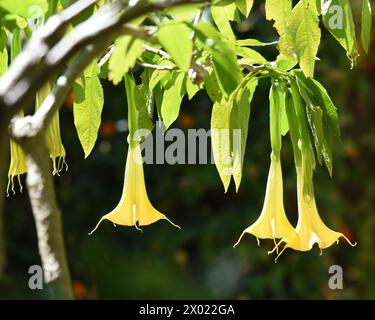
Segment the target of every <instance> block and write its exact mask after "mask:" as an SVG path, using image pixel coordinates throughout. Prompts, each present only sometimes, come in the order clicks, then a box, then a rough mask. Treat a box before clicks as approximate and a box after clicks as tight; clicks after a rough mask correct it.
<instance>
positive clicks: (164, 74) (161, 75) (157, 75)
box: [149, 60, 173, 90]
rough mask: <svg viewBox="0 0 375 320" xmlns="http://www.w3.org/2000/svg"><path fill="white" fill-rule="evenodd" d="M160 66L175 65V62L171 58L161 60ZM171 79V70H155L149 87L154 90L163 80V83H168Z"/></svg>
mask: <svg viewBox="0 0 375 320" xmlns="http://www.w3.org/2000/svg"><path fill="white" fill-rule="evenodd" d="M158 65H159V66H173V63H172V62H170V61H169V60H160V61H159V63H158ZM170 79H171V72H170V71H169V70H153V71H152V73H151V76H150V81H149V89H150V90H152V89H153V88H155V86H156V85H157V84H158V83H159V82H162V85H164V84H165V83H167V82H168V81H169V80H170Z"/></svg>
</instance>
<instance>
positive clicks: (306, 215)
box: [271, 169, 356, 260]
mask: <svg viewBox="0 0 375 320" xmlns="http://www.w3.org/2000/svg"><path fill="white" fill-rule="evenodd" d="M303 183H304V177H303V174H302V170H298V169H297V200H298V223H297V227H296V234H294V235H292V236H289V237H284V238H283V239H281V240H280V242H279V243H278V244H277V245H276V246H275V249H274V250H277V247H278V246H279V245H280V244H281V243H283V242H285V246H284V248H283V249H282V251H281V252H280V253H279V254H278V256H277V257H276V260H277V259H278V258H279V257H280V255H281V254H282V253H283V251H284V250H285V249H287V248H291V249H294V250H298V251H309V250H311V249H312V247H313V246H314V244H315V243H317V244H318V246H319V248H320V250H321V254H322V250H323V249H325V248H328V247H330V246H331V245H332V244H334V243H338V242H339V239H340V238H344V239H345V240H346V241H347V242H348V243H349V244H350V245H351V246H355V245H356V243H354V244H353V243H351V242H350V240H349V239H348V238H347V237H346V236H345V235H344V234H342V233H340V232H336V231H333V230H331V229H330V228H328V227H327V226H326V225H325V224H324V222H323V221H322V219H321V218H320V216H319V212H318V209H317V206H316V203H315V198H314V195H311V196H310V195H305V194H304V193H303ZM274 250H273V251H274ZM273 251H271V252H273Z"/></svg>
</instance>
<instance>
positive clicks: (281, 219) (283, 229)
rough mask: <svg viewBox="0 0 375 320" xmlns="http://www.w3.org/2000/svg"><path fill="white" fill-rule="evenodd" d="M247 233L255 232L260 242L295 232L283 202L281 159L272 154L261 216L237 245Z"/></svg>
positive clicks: (291, 234) (245, 231)
mask: <svg viewBox="0 0 375 320" xmlns="http://www.w3.org/2000/svg"><path fill="white" fill-rule="evenodd" d="M245 233H249V234H253V235H254V236H255V237H256V238H257V240H258V244H259V239H273V240H274V241H275V239H280V238H284V237H291V236H293V235H294V234H295V230H294V228H293V226H292V225H291V224H290V222H289V220H288V218H287V216H286V214H285V210H284V202H283V176H282V171H281V163H280V159H277V158H276V157H275V156H274V154H273V153H272V154H271V167H270V170H269V174H268V180H267V189H266V196H265V199H264V204H263V210H262V213H261V214H260V216H259V218H258V220H257V221H255V223H253V224H252V225H251V226H250V227H248V228H246V229H245V230H244V231H243V233H242V235H241V236H240V238H239V240H238V241H237V243H236V244H235V245H234V246H236V245H237V244H238V243H239V242H240V241H241V239H242V237H243V236H244V234H245Z"/></svg>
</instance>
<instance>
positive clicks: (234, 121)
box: [211, 75, 258, 192]
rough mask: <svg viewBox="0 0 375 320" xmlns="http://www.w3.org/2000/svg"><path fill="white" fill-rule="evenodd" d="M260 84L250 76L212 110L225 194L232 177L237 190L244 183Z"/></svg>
mask: <svg viewBox="0 0 375 320" xmlns="http://www.w3.org/2000/svg"><path fill="white" fill-rule="evenodd" d="M257 84H258V80H257V78H255V77H252V75H249V76H247V77H246V78H244V79H243V81H242V82H241V84H240V85H239V86H238V88H237V89H236V90H235V91H233V92H232V93H231V95H230V96H229V98H228V99H225V98H223V99H222V100H221V101H217V102H215V104H214V106H213V109H212V116H211V139H212V151H213V155H214V159H215V165H216V168H217V170H218V172H219V176H220V178H221V181H222V182H223V185H224V190H225V192H227V190H228V187H229V184H230V180H231V177H232V176H233V178H234V181H235V184H236V189H237V191H238V188H239V185H240V182H241V178H242V167H243V159H244V154H245V149H246V140H247V134H248V122H249V116H250V102H251V100H252V97H253V94H254V91H255V89H256V87H257Z"/></svg>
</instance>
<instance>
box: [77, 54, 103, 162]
mask: <svg viewBox="0 0 375 320" xmlns="http://www.w3.org/2000/svg"><path fill="white" fill-rule="evenodd" d="M103 105H104V95H103V88H102V85H101V83H100V80H99V67H98V65H97V63H96V61H94V62H93V63H91V64H90V66H88V67H87V69H86V70H85V71H84V73H83V76H82V77H81V78H80V79H78V80H77V82H76V83H75V85H74V107H73V114H74V125H75V127H76V129H77V133H78V137H79V140H80V142H81V145H82V148H83V150H84V152H85V158H87V157H88V156H89V155H90V153H91V151H92V149H93V148H94V145H95V142H96V140H97V138H98V130H99V127H100V124H101V116H102V110H103Z"/></svg>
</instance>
